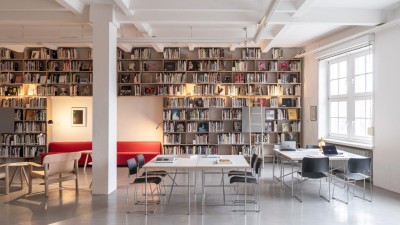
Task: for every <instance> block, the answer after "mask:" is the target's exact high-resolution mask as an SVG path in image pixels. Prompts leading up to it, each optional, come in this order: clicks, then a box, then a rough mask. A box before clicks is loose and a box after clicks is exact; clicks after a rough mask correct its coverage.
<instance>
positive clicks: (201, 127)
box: [198, 123, 208, 132]
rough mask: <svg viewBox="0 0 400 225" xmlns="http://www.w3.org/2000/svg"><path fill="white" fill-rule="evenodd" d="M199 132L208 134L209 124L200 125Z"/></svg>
mask: <svg viewBox="0 0 400 225" xmlns="http://www.w3.org/2000/svg"><path fill="white" fill-rule="evenodd" d="M198 131H199V132H208V124H207V123H199V126H198Z"/></svg>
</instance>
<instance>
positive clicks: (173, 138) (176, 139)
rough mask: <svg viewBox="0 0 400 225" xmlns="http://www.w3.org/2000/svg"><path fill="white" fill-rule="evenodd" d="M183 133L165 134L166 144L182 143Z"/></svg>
mask: <svg viewBox="0 0 400 225" xmlns="http://www.w3.org/2000/svg"><path fill="white" fill-rule="evenodd" d="M181 143H182V136H181V134H164V144H181Z"/></svg>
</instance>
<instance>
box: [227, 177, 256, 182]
mask: <svg viewBox="0 0 400 225" xmlns="http://www.w3.org/2000/svg"><path fill="white" fill-rule="evenodd" d="M245 179H246V177H242V176H234V177H231V179H230V183H231V184H232V183H245ZM247 183H251V184H256V183H257V179H256V178H254V177H247Z"/></svg>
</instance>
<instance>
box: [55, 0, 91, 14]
mask: <svg viewBox="0 0 400 225" xmlns="http://www.w3.org/2000/svg"><path fill="white" fill-rule="evenodd" d="M56 2H58V4H60V5H62V6H63V7H64V8H66V9H68V10H69V11H71V12H73V13H74V14H82V13H83V9H84V8H85V4H84V3H83V2H81V0H56Z"/></svg>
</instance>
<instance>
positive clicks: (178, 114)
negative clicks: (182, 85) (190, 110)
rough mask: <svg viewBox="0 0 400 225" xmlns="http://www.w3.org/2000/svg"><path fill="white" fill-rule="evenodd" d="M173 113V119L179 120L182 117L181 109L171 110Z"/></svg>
mask: <svg viewBox="0 0 400 225" xmlns="http://www.w3.org/2000/svg"><path fill="white" fill-rule="evenodd" d="M171 113H172V116H171V118H172V120H179V119H180V114H181V111H180V110H177V109H173V110H172V111H171Z"/></svg>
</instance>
